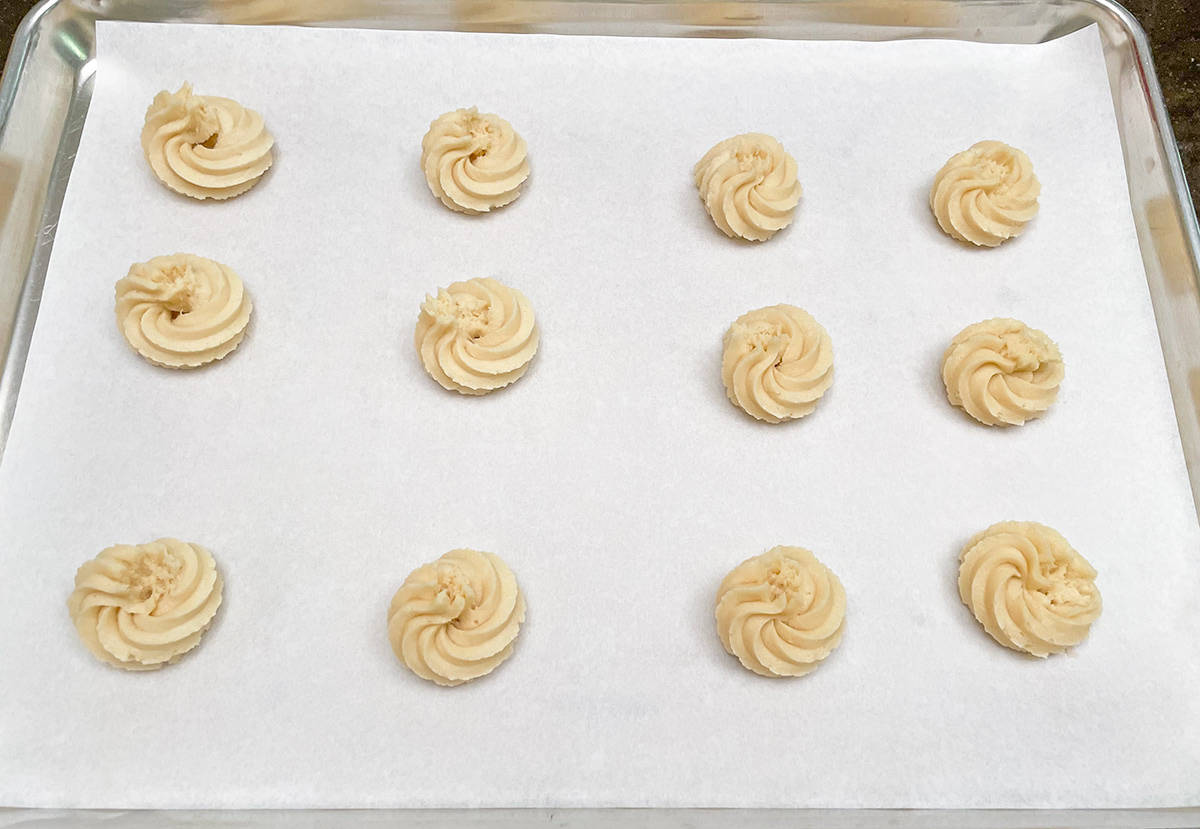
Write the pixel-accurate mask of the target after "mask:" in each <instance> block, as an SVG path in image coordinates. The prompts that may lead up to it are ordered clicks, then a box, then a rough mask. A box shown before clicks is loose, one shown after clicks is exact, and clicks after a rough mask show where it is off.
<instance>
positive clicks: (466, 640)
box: [387, 549, 525, 685]
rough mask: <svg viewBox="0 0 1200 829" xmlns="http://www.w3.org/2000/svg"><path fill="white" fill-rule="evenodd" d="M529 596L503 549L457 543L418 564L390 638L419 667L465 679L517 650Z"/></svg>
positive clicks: (432, 675)
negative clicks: (490, 550)
mask: <svg viewBox="0 0 1200 829" xmlns="http://www.w3.org/2000/svg"><path fill="white" fill-rule="evenodd" d="M524 621H525V597H524V595H523V594H522V593H521V589H520V588H519V587H518V586H517V579H516V577H515V576H514V575H513V573H512V571H511V570H510V569H508V565H507V564H505V563H504V562H503V561H502V560H501V559H500V557H499V556H497V555H494V554H492V553H483V552H479V551H478V550H467V549H460V550H451V551H450V552H448V553H446V554H445V555H444V556H442V557H441V558H439V559H438V560H437V561H434V562H432V563H430V564H425V565H423V566H421V567H418V568H417V569H416V570H414V571H413V572H412V573H410V574H409V576H408V578H406V579H405V580H404V584H403V585H401V587H400V589H399V590H397V591H396V595H395V596H394V597H393V598H392V603H391V607H390V608H389V609H388V620H387V628H388V641H390V642H391V644H392V650H393V651H394V652H395V654H396V658H397V659H399V660H400V661H401V662H403V663H404V664H405V665H406V666H407V667H408V668H409V669H410V670H411V671H412V672H413V673H415V674H416V675H417V676H419V677H421V678H422V679H428V680H429V681H431V682H435V683H437V684H438V685H460V684H462V683H464V682H469V681H470V680H472V679H478V678H479V677H481V676H483V675H485V674H489V673H491V672H492V671H493V670H495V669H496V667H497V666H498V665H499V664H500V663H501V662H503V661H504V660H505V659H508V657H509V656H511V655H512V652H513V642H514V641H515V640H516V638H517V634H518V633H519V632H520V629H521V623H522V622H524Z"/></svg>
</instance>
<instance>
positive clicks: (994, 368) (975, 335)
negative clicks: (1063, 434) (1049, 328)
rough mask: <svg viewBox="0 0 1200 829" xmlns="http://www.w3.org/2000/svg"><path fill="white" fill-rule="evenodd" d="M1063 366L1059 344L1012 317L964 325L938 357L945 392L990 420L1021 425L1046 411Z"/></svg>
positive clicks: (969, 411) (957, 403)
mask: <svg viewBox="0 0 1200 829" xmlns="http://www.w3.org/2000/svg"><path fill="white" fill-rule="evenodd" d="M1064 372H1065V369H1064V367H1063V361H1062V354H1060V353H1059V350H1058V346H1057V345H1055V344H1054V342H1053V341H1052V340H1051V339H1050V338H1049V337H1047V336H1046V335H1045V334H1044V333H1042V332H1041V331H1038V330H1037V329H1036V328H1030V327H1029V326H1028V325H1026V324H1025V323H1023V322H1020V321H1018V320H1014V319H991V320H984V321H983V322H977V323H975V324H974V325H968V326H967V327H966V328H964V329H963V330H962V331H960V332H959V333H958V334H957V335H956V336H955V337H954V339H953V340H951V342H950V346H949V347H948V348H947V349H946V353H945V355H943V357H942V382H943V383H944V384H945V386H946V397H947V398H948V399H949V400H950V403H951V404H953V405H955V406H961V407H962V409H963V410H964V411H965V412H966V413H967V414H969V415H970V416H971V417H973V418H975V419H976V420H978V421H979V422H980V423H984V424H987V425H988V426H1020V425H1022V424H1024V423H1025V421H1027V420H1030V419H1032V418H1035V417H1039V416H1041V415H1042V414H1044V413H1045V412H1046V410H1047V409H1049V408H1050V404H1051V403H1053V402H1054V399H1055V397H1057V396H1058V387H1059V384H1061V383H1062V379H1063V375H1064Z"/></svg>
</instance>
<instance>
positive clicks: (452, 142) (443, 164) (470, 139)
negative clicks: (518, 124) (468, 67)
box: [421, 107, 529, 213]
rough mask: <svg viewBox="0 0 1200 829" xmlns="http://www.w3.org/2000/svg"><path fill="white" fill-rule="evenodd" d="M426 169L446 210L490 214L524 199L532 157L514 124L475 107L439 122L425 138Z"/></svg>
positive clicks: (442, 117) (423, 156) (423, 165)
mask: <svg viewBox="0 0 1200 829" xmlns="http://www.w3.org/2000/svg"><path fill="white" fill-rule="evenodd" d="M421 169H422V170H424V171H425V181H427V182H428V183H429V189H430V190H431V191H433V195H435V196H437V197H438V198H439V199H440V200H441V202H442V204H444V205H446V207H449V208H450V209H451V210H457V211H458V212H459V213H487V212H488V211H489V210H492V209H494V208H497V207H503V206H504V205H506V204H508V203H509V202H511V201H514V200H515V199H516V198H517V196H519V195H521V185H522V184H523V183H524V182H525V179H527V178H529V157H528V151H527V149H526V146H525V139H524V138H522V137H521V136H520V135H518V134H517V132H516V130H514V129H513V127H512V124H510V123H508V122H507V121H505V120H504V119H503V118H501V117H500V116H499V115H493V114H491V113H481V112H479V111H478V110H477V109H476V108H475V107H471V108H470V109H456V110H454V111H453V112H447V113H445V114H444V115H439V116H438V117H437V118H435V119H434V120H433V123H431V124H430V125H429V132H427V133H425V137H424V138H423V139H421Z"/></svg>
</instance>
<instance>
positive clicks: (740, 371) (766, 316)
mask: <svg viewBox="0 0 1200 829" xmlns="http://www.w3.org/2000/svg"><path fill="white" fill-rule="evenodd" d="M724 349H725V350H724V353H723V355H722V357H721V379H722V380H723V381H724V383H725V392H726V394H727V395H728V396H729V399H730V401H731V402H732V403H733V404H734V405H735V406H737V407H739V408H741V409H742V410H743V411H745V412H746V413H747V414H749V415H751V416H753V417H756V418H758V419H759V420H765V421H767V422H768V423H781V422H783V421H785V420H793V419H795V418H800V417H804V416H805V415H807V414H811V413H812V411H813V410H814V409H815V408H816V407H817V401H819V400H820V399H821V396H822V395H823V394H825V392H826V390H828V389H829V387H830V385H832V384H833V342H832V340H830V339H829V333H828V332H827V331H826V330H825V329H824V327H822V326H821V324H820V323H819V322H817V321H816V320H815V319H813V318H812V315H811V314H809V313H808V312H807V311H805V310H804V309H802V308H797V307H796V306H794V305H771V306H769V307H767V308H759V309H757V310H755V311H748V312H747V313H745V314H742V315H741V316H740V317H738V318H737V319H736V320H735V321H734V323H733V325H731V326H729V330H728V331H726V332H725V340H724Z"/></svg>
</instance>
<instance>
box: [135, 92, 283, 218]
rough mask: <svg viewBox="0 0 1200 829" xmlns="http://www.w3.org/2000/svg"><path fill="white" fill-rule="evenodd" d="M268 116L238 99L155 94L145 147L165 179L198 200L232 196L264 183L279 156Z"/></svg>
mask: <svg viewBox="0 0 1200 829" xmlns="http://www.w3.org/2000/svg"><path fill="white" fill-rule="evenodd" d="M274 146H275V139H274V138H272V137H271V133H269V132H267V128H266V126H265V124H264V123H263V118H262V116H261V115H259V114H258V113H257V112H255V111H254V110H252V109H246V108H245V107H243V106H242V105H241V104H239V103H238V102H237V101H233V100H230V99H229V98H218V97H215V96H213V95H196V94H194V93H193V92H192V85H191V84H188V83H185V84H184V85H183V86H181V87H179V91H178V92H168V91H166V90H165V89H164V90H163V91H162V92H159V93H158V94H157V95H155V96H154V102H153V103H151V104H150V107H149V109H147V110H146V123H145V126H143V127H142V151H143V152H144V153H145V154H146V160H147V161H148V162H150V167H151V169H153V170H154V174H155V175H156V176H158V178H159V180H160V181H162V183H163V184H165V185H167V186H168V187H170V188H171V189H172V190H174V191H175V192H177V193H182V194H183V195H185V196H191V197H192V198H194V199H228V198H232V197H233V196H237V195H240V194H242V193H245V192H246V191H247V190H249V189H250V188H251V187H253V186H254V185H255V184H257V183H258V180H259V179H260V178H262V175H263V173H265V172H266V171H267V169H268V168H269V167H270V166H271V163H272V162H273V161H274V155H273V154H272V147H274Z"/></svg>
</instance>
